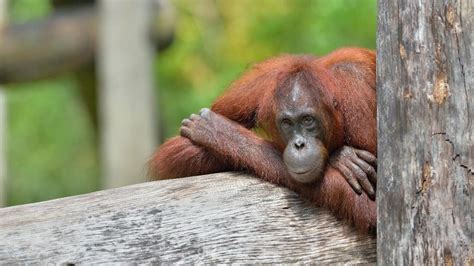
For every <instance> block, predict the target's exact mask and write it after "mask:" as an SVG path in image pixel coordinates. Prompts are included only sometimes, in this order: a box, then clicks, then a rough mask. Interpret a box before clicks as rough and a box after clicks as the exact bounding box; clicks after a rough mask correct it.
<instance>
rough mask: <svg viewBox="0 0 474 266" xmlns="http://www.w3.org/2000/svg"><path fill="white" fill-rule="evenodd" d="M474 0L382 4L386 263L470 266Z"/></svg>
mask: <svg viewBox="0 0 474 266" xmlns="http://www.w3.org/2000/svg"><path fill="white" fill-rule="evenodd" d="M473 19H474V12H473V1H471V0H467V1H444V0H432V1H405V0H398V1H379V4H378V33H377V94H378V132H379V138H378V140H379V142H378V148H379V150H378V176H379V179H378V180H379V182H378V192H377V193H378V195H377V203H378V219H379V221H378V232H377V245H378V247H377V257H378V264H380V265H391V264H396V265H432V264H434V265H439V264H445V265H453V264H454V265H469V264H470V263H472V257H471V256H472V255H471V254H472V253H471V241H472V240H471V232H472V231H471V230H472V221H471V213H472V209H471V208H472V206H471V198H470V197H471V193H472V186H473V178H474V177H473V170H474V164H473V160H474V159H473V158H474V142H473V136H472V134H473V132H474V130H473V125H474V89H473V86H474V72H473V66H472V61H473V53H474V48H473V47H474V46H473V41H474V40H473V32H474V29H473Z"/></svg>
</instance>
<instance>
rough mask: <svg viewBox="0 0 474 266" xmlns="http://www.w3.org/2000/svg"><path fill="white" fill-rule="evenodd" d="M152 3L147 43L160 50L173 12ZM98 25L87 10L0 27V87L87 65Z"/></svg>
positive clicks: (158, 0) (163, 3) (159, 1)
mask: <svg viewBox="0 0 474 266" xmlns="http://www.w3.org/2000/svg"><path fill="white" fill-rule="evenodd" d="M154 2H155V4H154V5H153V7H154V8H153V10H152V15H153V20H152V24H151V25H150V41H153V43H154V45H155V46H156V47H157V49H164V48H166V47H167V46H168V45H169V44H170V43H171V42H172V40H173V34H174V28H175V16H174V9H173V8H172V6H171V5H170V4H169V2H168V1H167V0H154ZM99 21H100V17H99V16H98V12H97V8H96V7H93V6H89V7H84V8H78V9H59V10H58V11H56V12H54V13H53V14H52V15H51V16H49V17H46V18H44V19H43V20H38V21H32V22H29V23H24V24H13V23H12V24H9V25H7V26H5V27H3V28H2V27H0V84H8V83H17V82H28V81H34V80H39V79H44V78H50V77H54V76H57V75H61V74H64V73H66V72H69V71H74V70H77V69H78V68H81V67H84V66H88V65H90V64H91V63H92V62H93V60H94V56H95V54H96V52H97V43H98V41H97V38H98V35H99V33H98V23H99ZM124 52H126V51H124ZM11 88H14V87H11Z"/></svg>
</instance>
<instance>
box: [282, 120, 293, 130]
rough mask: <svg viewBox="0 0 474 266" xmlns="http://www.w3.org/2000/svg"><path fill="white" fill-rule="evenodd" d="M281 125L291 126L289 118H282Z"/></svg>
mask: <svg viewBox="0 0 474 266" xmlns="http://www.w3.org/2000/svg"><path fill="white" fill-rule="evenodd" d="M281 126H282V127H283V128H289V127H291V121H290V119H283V120H281Z"/></svg>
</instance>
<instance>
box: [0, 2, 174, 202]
mask: <svg viewBox="0 0 474 266" xmlns="http://www.w3.org/2000/svg"><path fill="white" fill-rule="evenodd" d="M6 2H7V0H0V3H4V4H5V3H6ZM83 2H85V3H86V5H84V4H83ZM93 2H95V1H92V0H91V1H67V0H58V1H53V3H54V4H55V7H60V8H59V9H57V10H54V12H53V13H52V14H51V15H50V16H48V17H45V18H43V19H40V20H36V21H31V22H27V23H21V24H15V23H12V24H8V25H6V26H5V27H4V29H3V30H1V31H0V40H1V42H0V84H10V83H20V82H30V81H35V80H41V79H47V78H51V77H57V76H59V75H62V74H64V73H68V72H71V71H73V72H74V73H75V75H76V77H77V80H78V84H77V85H78V87H79V90H80V93H79V95H80V96H81V97H82V100H83V103H84V104H85V107H86V109H87V111H88V114H89V116H90V119H91V121H92V123H93V125H94V126H95V128H96V129H98V132H97V135H99V136H100V137H102V139H104V140H105V142H104V143H101V144H102V146H101V147H102V148H103V149H104V150H103V151H101V154H102V162H103V166H104V167H103V170H104V172H105V176H108V177H107V178H106V180H105V182H104V183H105V185H106V186H107V187H116V186H121V185H126V184H132V183H136V182H141V181H144V180H145V177H144V174H145V171H144V167H145V165H144V162H146V160H147V157H148V156H150V154H151V152H152V150H153V149H154V147H155V146H156V140H158V139H159V136H157V131H158V130H157V129H158V128H157V127H158V126H157V120H158V119H155V110H157V109H158V108H156V105H157V104H156V98H155V97H154V96H153V82H152V77H153V73H152V71H153V70H152V69H153V59H154V58H155V54H154V48H155V49H159V50H161V49H165V48H167V47H168V46H169V45H170V44H171V42H172V40H173V35H174V28H175V13H174V8H173V7H172V5H171V4H170V3H169V1H168V0H141V1H124V0H117V1H104V2H103V3H102V4H101V5H99V3H97V4H95V5H94V4H93ZM97 2H98V1H97ZM71 5H72V6H71ZM99 7H100V8H99ZM114 12H118V15H115V14H113V13H114ZM103 15H105V16H106V17H102V16H103ZM0 21H1V20H0ZM38 44H40V45H38ZM99 57H100V59H101V63H102V64H101V65H100V68H98V71H97V72H98V74H100V75H103V77H96V75H95V69H96V68H95V63H96V62H97V61H98V60H99ZM97 80H98V81H99V82H100V83H101V88H102V90H101V91H100V96H101V98H100V100H99V99H97V96H98V95H97V94H99V93H98V92H97V90H96V88H97V87H98V86H97V85H96V83H97V82H96V81H97ZM13 87H14V86H11V87H6V88H7V89H9V88H13ZM17 87H18V86H17ZM1 99H2V98H1V96H0V108H1V106H2V105H1V103H2V101H1ZM115 101H117V102H115ZM97 102H99V104H103V106H98V103H97ZM98 111H103V112H104V113H103V114H98ZM3 114H4V113H3V112H0V122H1V118H2V116H1V115H3ZM98 118H100V119H101V121H102V122H103V123H104V124H103V125H99V124H98ZM4 124H5V125H6V123H4ZM4 124H1V123H0V125H2V127H1V128H0V191H1V192H0V193H3V190H2V185H1V184H2V182H1V181H2V180H3V179H2V178H1V177H2V175H1V171H2V170H5V167H1V166H2V165H1V163H2V159H3V160H4V158H2V156H3V155H4V153H1V151H2V147H3V146H2V145H1V137H2V133H3V130H4V129H5V126H4ZM112 179H116V180H112ZM0 195H1V194H0ZM0 202H1V201H0Z"/></svg>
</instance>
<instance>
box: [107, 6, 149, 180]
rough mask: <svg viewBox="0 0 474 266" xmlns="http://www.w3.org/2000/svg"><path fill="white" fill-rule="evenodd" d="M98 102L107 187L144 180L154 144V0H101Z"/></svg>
mask: <svg viewBox="0 0 474 266" xmlns="http://www.w3.org/2000/svg"><path fill="white" fill-rule="evenodd" d="M100 4H101V5H100V11H101V16H100V18H101V21H100V23H99V81H100V91H99V101H100V103H101V104H100V119H101V120H100V125H101V141H102V143H101V145H102V156H101V158H102V165H103V170H104V177H105V187H106V188H112V187H119V186H124V185H129V184H134V183H138V182H142V181H145V178H144V176H145V173H144V169H145V162H146V161H147V160H148V158H149V157H150V156H151V154H152V152H153V149H154V148H155V146H156V140H157V139H158V138H157V133H156V129H157V127H156V124H157V119H155V116H154V112H155V104H154V103H155V102H156V99H155V98H154V94H153V78H152V77H153V75H152V65H153V64H152V63H153V58H154V52H153V44H152V42H151V38H150V28H151V12H150V10H151V6H152V1H151V0H143V1H128V0H102V1H101V2H100Z"/></svg>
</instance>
